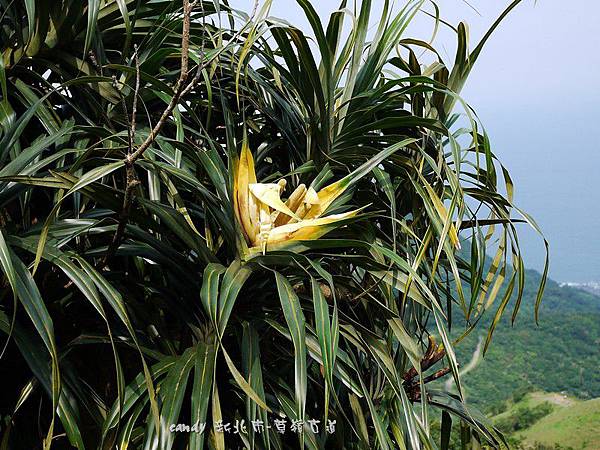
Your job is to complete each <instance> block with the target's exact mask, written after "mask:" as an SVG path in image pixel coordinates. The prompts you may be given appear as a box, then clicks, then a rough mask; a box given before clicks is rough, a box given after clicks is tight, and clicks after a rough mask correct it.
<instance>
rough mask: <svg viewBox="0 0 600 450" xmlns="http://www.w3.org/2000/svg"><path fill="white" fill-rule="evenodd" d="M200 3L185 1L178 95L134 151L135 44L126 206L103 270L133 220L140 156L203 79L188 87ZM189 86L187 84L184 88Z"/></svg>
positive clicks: (137, 80) (137, 68) (137, 67)
mask: <svg viewBox="0 0 600 450" xmlns="http://www.w3.org/2000/svg"><path fill="white" fill-rule="evenodd" d="M195 4H196V2H192V3H190V1H189V0H183V29H182V35H181V69H180V73H179V78H178V79H177V82H176V83H175V88H174V94H173V96H172V97H171V101H170V102H169V104H168V105H167V107H166V108H165V110H164V111H163V113H162V114H161V116H160V119H159V120H158V122H157V123H156V125H154V127H153V128H152V130H151V131H150V134H149V135H148V136H147V137H146V139H145V140H144V142H143V143H142V144H141V145H140V146H139V147H138V148H137V149H136V150H133V146H134V142H135V133H136V114H137V99H138V95H139V90H140V64H139V59H138V52H137V46H136V47H135V53H134V56H133V57H134V61H135V75H136V76H135V91H134V96H133V106H132V112H131V126H130V130H129V148H128V149H127V157H126V158H125V167H126V174H127V175H126V176H127V182H126V186H125V195H124V196H123V206H122V208H121V212H120V214H119V223H118V225H117V229H116V230H115V234H114V235H113V238H112V240H111V243H110V245H109V246H108V249H107V250H106V254H105V255H104V258H103V260H102V262H101V263H100V267H99V268H100V269H103V268H104V267H106V265H107V264H108V262H109V261H110V259H111V258H112V257H113V256H114V254H115V253H116V252H117V250H118V248H119V245H121V241H122V239H123V235H124V234H125V226H126V225H127V222H128V220H129V214H130V212H131V205H132V203H133V199H134V190H135V188H136V186H137V185H138V184H139V183H140V182H139V180H138V179H137V176H136V173H135V168H134V165H135V162H136V161H137V159H138V158H139V157H140V156H142V155H143V154H144V152H145V151H146V150H147V149H148V148H149V147H150V146H151V145H152V143H153V142H154V141H155V139H156V137H157V136H158V134H159V133H160V131H161V130H162V128H163V126H164V125H165V123H166V122H167V119H168V117H169V116H170V115H171V113H172V112H173V110H174V109H175V106H176V105H177V104H178V103H179V99H180V98H181V96H182V95H183V94H184V93H187V92H189V91H190V90H191V89H192V88H193V86H194V85H195V84H196V83H197V82H198V80H199V79H200V77H199V76H197V77H194V79H193V80H192V81H191V82H190V83H189V85H187V86H185V83H186V81H187V77H188V64H189V49H190V22H191V16H192V10H193V8H194V5H195ZM184 86H185V87H184Z"/></svg>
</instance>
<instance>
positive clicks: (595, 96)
mask: <svg viewBox="0 0 600 450" xmlns="http://www.w3.org/2000/svg"><path fill="white" fill-rule="evenodd" d="M230 3H231V4H232V6H234V7H237V8H240V9H243V10H246V11H249V10H250V9H251V8H252V5H253V1H252V0H233V1H231V2H230ZM348 3H349V4H350V5H351V4H352V2H351V1H349V2H348ZM508 3H509V2H508V1H506V0H470V1H469V4H470V5H471V6H472V7H470V6H469V4H467V3H466V2H465V1H464V0H441V1H438V5H439V6H440V8H441V15H442V17H443V18H444V19H446V20H448V21H449V22H451V23H453V24H455V25H456V24H457V23H458V22H459V21H460V20H464V21H466V22H467V23H468V24H469V27H470V33H471V43H472V45H473V46H474V45H475V44H476V42H478V40H479V38H480V37H481V36H482V35H483V33H484V32H485V31H486V30H487V28H488V26H489V25H490V24H491V23H493V21H494V20H495V18H496V17H497V16H498V15H499V14H500V12H501V11H502V10H503V9H504V7H505V6H506V5H508ZM373 4H374V5H375V7H374V9H375V10H379V8H380V5H381V4H382V0H373ZM396 4H397V5H402V4H403V1H396ZM313 5H314V7H315V9H316V10H317V12H318V13H319V14H320V16H321V20H322V21H323V22H324V23H326V22H327V20H328V17H329V14H330V13H331V12H332V11H334V10H335V9H337V7H338V6H339V1H332V0H319V1H314V2H313ZM473 8H475V9H476V10H477V11H474V10H473ZM271 15H273V16H276V17H281V18H284V19H286V20H287V21H289V22H290V23H293V24H294V25H296V26H298V27H300V28H302V29H304V30H306V31H307V32H308V33H309V34H310V31H309V27H308V25H307V22H306V20H305V18H304V16H303V13H302V11H301V9H300V7H299V6H298V5H297V4H296V2H295V1H293V0H273V4H272V8H271ZM373 16H374V17H376V15H375V14H373ZM599 30H600V1H598V0H568V1H565V0H538V1H537V2H535V1H534V0H525V1H523V2H522V3H521V4H520V5H519V6H518V7H517V8H516V9H515V10H513V12H512V13H511V14H510V15H509V16H508V17H507V18H506V19H505V21H504V22H503V24H502V25H501V26H500V27H499V28H498V29H497V30H496V33H495V34H494V35H493V36H492V38H491V39H490V40H489V41H488V43H487V45H486V47H485V48H484V51H483V54H482V55H481V57H480V59H479V60H478V61H477V64H476V65H475V68H474V69H473V72H472V74H471V77H470V79H469V81H468V83H467V85H466V86H465V89H464V91H463V92H462V95H463V97H464V98H465V99H466V101H467V102H468V103H469V104H471V105H472V106H473V107H474V108H475V110H476V111H477V113H478V115H479V117H480V118H481V120H482V122H483V124H484V126H485V127H486V130H487V131H488V134H489V135H490V137H491V140H492V146H493V149H494V151H495V153H496V155H497V156H498V157H499V158H500V160H501V161H502V162H503V163H504V164H505V166H507V168H508V169H509V171H510V172H511V175H512V177H513V181H514V182H515V186H516V193H515V199H516V203H517V206H519V207H521V208H523V209H525V210H526V211H527V212H528V213H530V214H531V215H533V216H534V217H535V219H536V220H537V222H538V224H539V225H540V226H541V228H542V229H543V231H544V234H545V235H546V237H547V238H548V240H549V241H550V247H551V252H550V257H551V265H550V276H551V277H552V278H554V279H556V280H557V281H577V282H584V281H600V238H599V237H598V233H599V232H600V124H599V123H598V122H597V120H598V118H599V117H600V86H599V83H600V33H599ZM430 32H431V20H428V19H426V18H425V16H423V17H422V18H420V19H419V20H417V21H416V22H415V24H414V25H413V26H412V27H411V28H409V30H408V31H407V35H411V37H418V38H424V39H428V38H429V37H430ZM454 41H455V40H454V38H453V36H452V34H451V33H448V32H443V33H440V34H439V35H438V38H437V40H436V47H437V48H438V49H441V50H442V56H444V57H446V60H447V61H448V60H450V61H453V57H452V55H453V54H454V45H455V44H454ZM519 231H520V234H521V236H522V237H521V241H522V247H523V251H524V253H525V260H526V263H527V264H528V266H530V267H533V268H537V269H540V268H541V265H542V263H543V245H542V243H541V241H540V240H539V239H538V238H537V237H536V235H535V234H534V233H533V232H531V231H529V230H528V229H527V228H526V226H521V227H520V228H519Z"/></svg>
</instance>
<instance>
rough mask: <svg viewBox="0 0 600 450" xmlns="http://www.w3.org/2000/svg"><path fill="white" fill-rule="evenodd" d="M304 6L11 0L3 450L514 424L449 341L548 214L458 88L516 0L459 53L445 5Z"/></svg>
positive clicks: (3, 26)
mask: <svg viewBox="0 0 600 450" xmlns="http://www.w3.org/2000/svg"><path fill="white" fill-rule="evenodd" d="M297 3H298V5H299V6H300V7H301V8H302V9H303V11H304V12H305V13H306V17H307V19H308V23H309V25H310V28H311V30H310V34H312V35H313V36H314V40H313V41H312V42H313V44H310V42H311V38H310V37H308V36H307V33H308V32H304V31H302V30H299V29H298V28H297V27H294V26H292V25H290V24H288V23H286V22H283V21H280V20H277V19H275V18H273V17H271V16H269V2H268V1H267V2H265V4H264V5H260V6H257V7H256V8H255V9H254V10H253V11H252V12H251V13H250V15H248V14H244V13H242V12H239V11H235V10H233V9H232V8H231V7H230V6H229V5H228V4H227V2H223V3H220V2H218V1H212V0H211V1H202V0H198V1H195V2H190V1H189V0H135V1H133V0H104V1H98V0H89V1H86V0H75V1H66V0H63V1H52V2H49V1H37V0H15V1H6V0H0V95H1V98H0V270H1V273H0V275H1V277H0V332H2V334H3V336H4V337H5V340H4V341H3V342H1V344H2V348H0V379H1V380H2V395H0V417H1V418H2V420H1V421H0V448H1V449H2V450H4V449H5V448H14V449H22V448H23V449H24V448H27V449H38V448H42V447H44V448H46V449H49V448H51V447H53V448H61V449H62V448H65V449H66V448H77V449H79V450H83V449H91V448H101V449H108V448H118V449H125V448H128V449H146V450H147V449H160V450H171V449H182V450H183V449H186V448H188V449H194V450H196V449H203V448H210V449H219V450H222V449H225V448H238V447H240V446H244V447H245V448H250V449H262V448H266V449H284V448H309V449H320V448H348V449H359V448H360V449H362V448H381V449H392V448H401V449H420V448H424V449H433V448H438V447H441V448H447V447H448V442H449V439H450V434H451V433H460V435H461V436H462V438H463V440H464V442H465V445H467V444H468V443H480V444H482V445H483V444H485V445H491V446H493V447H499V446H502V445H503V438H502V436H501V435H500V434H499V432H498V430H496V429H495V428H494V427H493V426H492V425H491V424H490V423H489V421H488V420H487V419H486V418H485V417H484V416H483V415H481V414H479V413H477V411H475V410H473V409H472V408H470V407H469V404H468V402H467V401H466V400H465V398H466V397H465V388H464V386H463V384H462V382H461V377H460V373H459V370H458V364H459V361H458V360H457V357H456V354H455V352H454V349H455V347H456V346H457V345H461V343H462V344H464V342H465V341H463V340H461V338H462V336H463V335H465V334H467V333H470V332H472V331H473V329H474V328H475V327H477V326H480V325H481V324H482V323H484V321H483V320H481V319H482V318H484V317H485V316H486V315H492V316H493V318H492V319H491V320H489V321H485V323H490V327H489V329H488V330H487V338H486V344H485V346H486V347H487V345H488V344H489V342H490V341H491V337H492V335H493V332H494V329H495V327H496V326H497V324H498V323H499V322H500V318H501V317H502V315H503V314H504V312H505V311H507V310H508V305H510V304H514V309H513V319H514V317H516V314H517V312H518V310H519V305H520V304H521V301H522V300H524V299H523V298H522V297H523V285H524V280H525V268H524V265H523V261H522V257H521V252H520V249H519V245H518V239H517V233H516V224H517V223H518V222H521V221H527V222H529V223H531V224H532V225H533V226H534V227H535V223H534V222H533V221H532V219H531V218H530V217H529V216H527V215H525V214H523V215H522V218H519V217H518V216H517V217H516V218H515V215H518V214H519V213H520V211H519V210H518V209H516V208H515V206H514V205H513V203H512V191H513V186H512V181H511V180H510V177H509V175H508V171H506V169H505V168H504V167H502V166H501V164H500V163H499V161H498V160H497V158H496V155H495V154H494V152H493V149H492V146H491V143H490V140H489V138H488V136H487V135H486V134H485V132H484V129H483V127H482V125H481V124H480V123H479V122H478V121H477V117H476V116H474V115H473V114H472V110H471V109H470V108H469V107H466V108H464V110H462V109H457V108H458V107H461V106H462V105H464V104H465V103H464V102H463V100H461V99H460V97H459V94H460V90H461V88H462V86H463V85H464V83H465V81H466V78H467V76H468V74H469V72H470V70H471V69H472V67H473V64H474V63H475V61H476V60H477V57H478V55H479V54H480V53H481V51H482V47H483V44H484V43H485V41H486V40H487V39H488V38H489V36H490V34H491V31H492V30H493V29H494V28H495V27H496V26H497V25H498V23H499V21H497V22H496V23H495V24H494V25H493V26H492V30H490V33H487V34H486V35H485V37H484V39H483V41H482V42H481V43H479V44H478V45H477V46H476V47H475V48H474V49H473V50H472V51H471V52H469V51H468V48H469V47H468V42H467V31H466V26H465V25H464V24H459V25H458V27H456V28H452V30H453V31H454V32H456V36H457V39H458V45H457V46H456V49H457V50H456V56H455V58H454V62H453V63H450V62H448V61H444V60H443V58H442V56H441V55H440V54H439V53H438V52H437V51H436V50H435V47H434V45H435V43H430V42H424V41H422V40H419V39H417V38H414V37H407V36H406V29H407V26H408V24H409V23H410V22H411V20H412V18H413V17H415V15H417V14H421V13H427V14H429V16H430V17H433V18H432V20H434V21H435V25H434V26H437V25H439V24H445V22H444V21H442V20H441V19H440V17H439V15H438V11H439V10H438V8H437V7H433V9H431V10H429V9H428V8H430V6H429V5H430V2H425V1H424V0H409V1H406V2H402V4H401V5H400V7H399V8H393V7H392V5H391V2H388V1H387V0H386V1H384V2H383V8H382V13H381V16H380V17H378V18H376V21H377V24H376V26H375V27H374V28H372V36H371V34H370V33H369V32H368V30H370V29H371V28H370V25H369V24H370V23H373V22H374V21H375V20H374V19H373V17H372V15H373V13H372V8H371V2H370V1H369V0H365V1H362V2H359V3H360V5H359V6H358V7H357V8H356V10H354V11H351V8H350V7H349V6H348V5H347V2H346V1H345V0H342V1H341V2H340V8H339V9H338V10H336V11H334V12H333V13H332V15H331V18H330V20H329V22H328V24H327V26H326V27H324V26H323V24H322V22H321V20H320V19H319V17H318V15H317V13H316V12H315V10H314V8H313V6H312V5H311V3H310V2H309V1H307V0H298V2H297ZM518 3H519V1H518V0H517V1H515V2H513V3H512V4H511V5H510V6H509V8H508V9H507V11H506V12H505V13H504V14H503V15H502V17H501V18H503V17H505V16H506V14H507V13H508V11H510V10H511V9H512V8H514V7H515V6H516V5H517V4H518ZM348 16H352V17H350V19H348ZM345 20H347V21H348V24H349V26H345ZM423 52H425V53H423ZM421 55H422V57H421ZM459 100H460V101H459ZM461 117H462V119H461ZM283 180H285V181H283ZM504 193H505V194H504ZM461 245H462V250H461V249H460V247H461ZM490 250H491V251H492V252H493V257H492V261H491V263H490V262H489V258H488V257H487V254H488V253H489V251H490ZM544 279H545V274H544V277H543V278H542V285H541V286H540V291H539V293H538V295H537V298H536V299H535V301H536V304H539V301H540V300H541V295H542V291H543V287H544V286H543V280H544ZM511 302H514V303H511ZM441 377H446V379H449V378H450V382H449V383H450V385H451V387H452V388H451V389H450V390H448V391H446V390H444V389H442V386H440V385H438V386H436V383H435V381H436V380H438V379H439V378H441ZM275 418H278V419H282V418H285V419H286V420H287V432H286V433H283V434H281V433H279V432H278V431H277V429H276V428H274V427H273V424H272V423H270V421H272V420H273V419H275ZM311 419H315V420H319V421H321V424H320V428H319V431H318V432H314V430H313V429H311V428H304V431H305V432H304V433H295V432H290V430H289V426H290V424H291V421H292V420H295V421H296V423H300V422H303V421H304V422H305V423H307V421H308V420H311ZM236 420H237V421H242V420H243V421H245V428H243V427H242V428H240V432H239V433H237V434H234V433H233V432H231V433H226V432H223V428H219V427H217V425H218V424H221V425H223V423H230V425H229V428H228V429H229V430H233V424H235V422H236ZM253 421H254V422H256V421H262V422H263V425H264V428H263V429H262V432H258V431H257V430H255V429H254V428H253V427H252V426H251V424H252V422H253ZM329 421H332V422H333V421H335V423H336V428H335V433H330V432H328V431H327V430H325V429H324V427H323V425H324V424H329ZM433 421H441V426H440V428H441V430H442V432H441V435H439V436H437V435H434V434H433V433H432V432H431V430H432V422H433ZM174 424H175V425H176V424H188V425H196V429H202V430H204V431H203V432H202V433H196V432H191V433H187V432H171V425H174ZM268 425H271V428H268ZM300 429H301V430H302V429H303V428H302V427H301V428H300ZM219 430H220V431H219ZM329 431H331V427H330V428H329ZM469 445H470V444H469ZM474 445H475V444H474Z"/></svg>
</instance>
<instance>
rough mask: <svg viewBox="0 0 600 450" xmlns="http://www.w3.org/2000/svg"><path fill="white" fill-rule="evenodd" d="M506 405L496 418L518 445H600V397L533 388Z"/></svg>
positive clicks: (587, 448)
mask: <svg viewBox="0 0 600 450" xmlns="http://www.w3.org/2000/svg"><path fill="white" fill-rule="evenodd" d="M507 406H508V409H507V410H506V411H505V412H503V413H501V414H498V415H497V416H495V417H494V419H493V420H494V424H495V425H496V426H497V427H499V428H500V429H502V430H503V431H504V432H505V433H507V435H508V436H509V439H510V440H511V441H512V442H513V445H514V446H515V447H517V448H523V449H539V448H544V449H545V448H555V447H556V446H557V445H558V446H560V448H565V449H567V448H572V449H574V450H592V449H594V450H596V449H599V448H600V398H597V399H593V400H585V401H582V400H579V399H577V398H574V397H569V396H567V395H565V394H559V393H545V392H532V393H529V394H527V395H525V396H524V397H523V398H521V399H519V400H518V401H517V402H514V403H513V402H510V403H509V404H508V405H507Z"/></svg>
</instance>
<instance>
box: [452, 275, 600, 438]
mask: <svg viewBox="0 0 600 450" xmlns="http://www.w3.org/2000/svg"><path fill="white" fill-rule="evenodd" d="M527 275H528V276H527V284H526V287H525V299H524V301H523V304H522V305H521V311H520V313H519V315H518V317H517V321H516V323H515V324H514V326H511V324H510V314H507V315H505V317H504V318H503V319H502V321H501V323H500V324H499V326H498V328H497V329H496V331H495V333H494V338H493V341H492V344H491V346H490V347H489V349H488V352H487V353H486V354H485V356H484V357H483V358H473V355H474V353H475V351H476V350H477V346H478V343H479V342H480V340H481V337H482V336H481V335H476V334H472V335H470V336H468V337H467V338H466V339H465V340H464V341H463V342H461V344H460V345H459V347H458V356H459V360H460V362H461V365H462V367H463V368H468V369H469V371H468V373H466V374H465V378H464V384H465V386H466V391H467V395H468V396H469V400H470V401H471V402H473V403H475V404H477V406H479V407H480V408H481V409H482V410H484V411H487V412H494V411H496V412H497V411H501V410H502V409H503V407H504V405H503V404H504V402H505V401H506V400H507V399H509V398H510V397H511V396H512V395H513V393H514V392H519V391H524V390H531V389H534V390H541V391H546V392H565V393H567V394H569V395H571V396H574V397H577V398H581V399H591V398H594V397H600V372H599V371H598V367H599V365H600V345H599V344H600V297H597V296H595V295H593V294H590V293H588V292H585V291H582V290H579V289H574V288H570V287H560V286H559V285H558V283H556V282H554V281H551V280H549V282H548V285H547V288H546V292H545V294H544V300H543V303H542V307H541V309H540V322H539V325H538V326H536V325H535V321H534V314H533V309H534V298H535V289H536V284H537V282H538V280H539V274H538V273H537V272H534V271H528V274H527ZM487 320H488V322H489V320H491V318H490V317H488V318H487ZM457 328H458V327H457ZM483 329H484V328H482V330H483ZM453 331H454V333H456V334H458V333H460V331H461V330H460V329H456V330H453ZM480 333H481V332H480ZM476 356H477V355H476ZM599 448H600V447H599Z"/></svg>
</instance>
